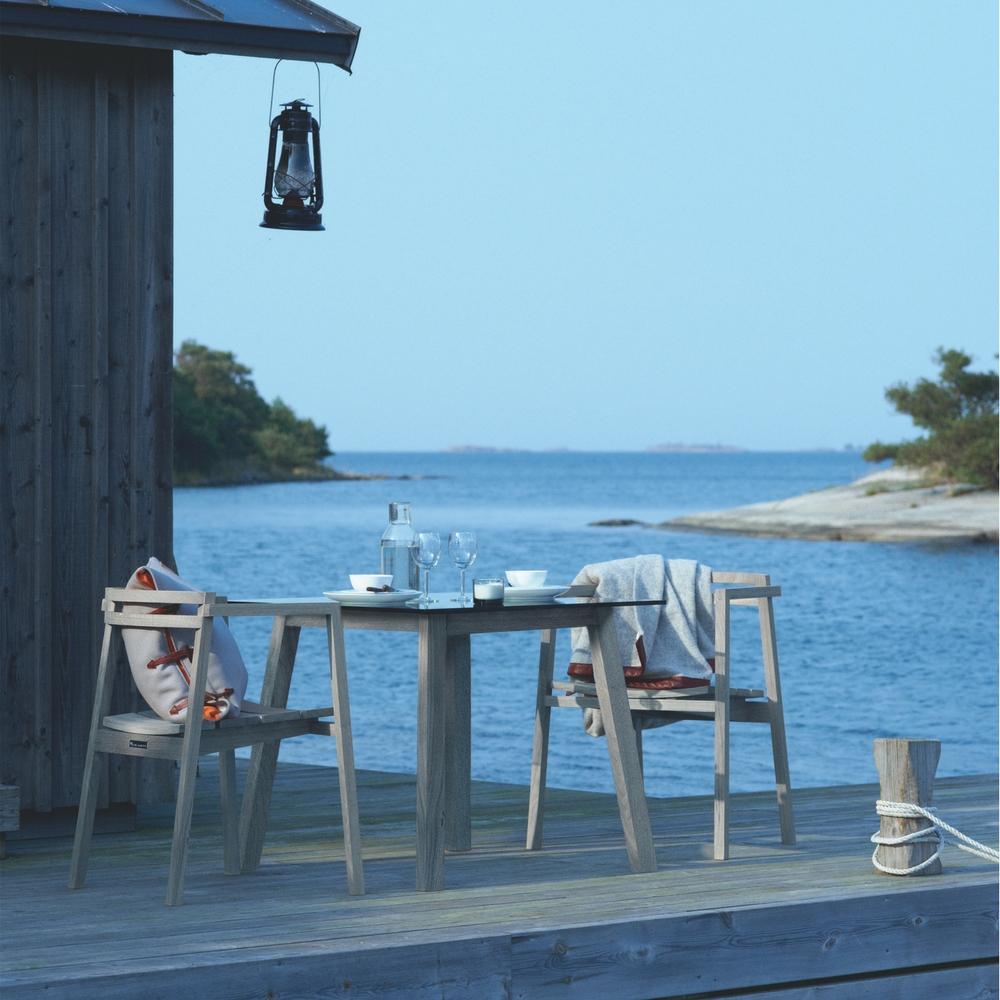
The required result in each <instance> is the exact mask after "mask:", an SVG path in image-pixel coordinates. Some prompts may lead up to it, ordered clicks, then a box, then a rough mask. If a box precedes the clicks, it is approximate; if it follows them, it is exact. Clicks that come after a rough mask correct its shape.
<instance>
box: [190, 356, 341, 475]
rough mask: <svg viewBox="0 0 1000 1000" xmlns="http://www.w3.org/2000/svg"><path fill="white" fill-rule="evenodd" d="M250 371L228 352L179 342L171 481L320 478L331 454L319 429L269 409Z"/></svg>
mask: <svg viewBox="0 0 1000 1000" xmlns="http://www.w3.org/2000/svg"><path fill="white" fill-rule="evenodd" d="M251 375H252V372H251V370H250V369H249V368H248V367H247V366H246V365H243V364H240V362H238V361H237V360H236V356H235V355H234V354H232V352H230V351H215V350H212V349H211V348H209V347H205V346H204V345H203V344H199V343H197V342H195V341H193V340H185V341H184V343H182V344H181V346H180V350H179V351H178V352H177V354H176V357H175V359H174V375H173V379H174V479H175V481H176V482H177V483H178V484H179V485H185V484H197V483H203V482H213V483H226V482H261V481H266V480H275V479H297V478H324V477H327V476H332V475H333V473H332V472H331V471H330V470H329V469H328V468H327V467H326V466H324V465H323V464H322V462H323V459H324V458H327V457H328V456H330V455H331V454H333V453H332V452H331V451H330V448H329V445H328V441H327V431H326V428H325V427H319V426H317V425H316V424H314V423H313V422H312V421H311V420H304V419H301V418H299V417H297V416H296V415H295V412H294V411H293V410H292V408H291V407H290V406H288V405H287V404H286V403H284V402H283V401H282V400H281V399H275V401H274V402H273V403H271V404H268V403H267V402H266V401H265V400H264V399H262V398H261V396H260V394H259V393H258V392H257V387H256V386H255V385H254V382H253V379H252V378H251Z"/></svg>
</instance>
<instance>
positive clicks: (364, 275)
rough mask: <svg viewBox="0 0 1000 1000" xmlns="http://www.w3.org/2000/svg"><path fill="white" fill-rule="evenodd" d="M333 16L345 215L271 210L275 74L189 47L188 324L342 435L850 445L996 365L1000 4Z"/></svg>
mask: <svg viewBox="0 0 1000 1000" xmlns="http://www.w3.org/2000/svg"><path fill="white" fill-rule="evenodd" d="M326 3H327V5H328V6H330V7H331V8H332V9H334V10H335V11H336V12H337V13H338V14H341V15H342V16H344V17H347V18H349V19H350V20H353V21H355V22H356V23H358V24H360V25H361V27H362V33H361V40H360V43H359V46H358V52H357V57H356V59H355V63H354V74H353V76H348V75H347V74H345V73H343V72H341V71H340V70H338V69H336V68H335V67H332V66H323V67H321V73H322V96H323V123H322V125H323V127H322V144H323V160H324V177H325V186H326V206H325V207H324V221H325V224H326V232H325V233H319V234H313V233H280V232H279V233H276V232H272V231H269V230H264V229H260V228H258V226H257V224H258V222H259V221H260V216H261V212H262V208H263V206H262V202H261V197H260V194H261V190H262V186H263V174H264V157H265V153H266V147H267V122H268V107H267V100H268V95H269V91H270V86H271V71H272V66H273V63H271V62H270V61H264V60H257V59H241V58H235V57H225V56H201V57H196V56H186V55H182V54H180V53H178V54H177V56H176V58H175V92H176V102H175V111H176V123H175V170H176V173H175V191H176V205H175V281H176V291H175V339H176V341H177V342H178V343H179V342H180V340H182V339H183V338H185V337H194V338H195V339H198V340H200V341H202V342H203V343H207V344H209V345H210V346H213V347H218V348H223V349H227V350H232V351H235V352H236V354H237V356H238V357H239V358H240V359H241V360H242V361H244V362H245V363H247V364H249V365H250V366H251V367H252V368H253V369H254V373H255V378H256V381H257V385H258V388H259V389H260V390H261V392H262V393H263V394H264V395H265V396H266V397H268V398H272V397H274V396H278V395H280V396H281V397H283V398H284V399H285V400H286V402H288V403H290V404H291V405H292V406H293V407H294V408H295V409H296V410H297V411H298V412H299V413H300V414H301V415H304V416H310V417H312V418H314V419H316V420H317V421H318V422H321V423H325V424H326V425H327V427H328V429H329V431H330V442H331V445H332V447H333V448H334V449H335V450H337V451H357V450H422V449H427V450H431V449H438V448H445V447H448V446H451V445H455V444H463V443H477V444H486V445H497V446H512V447H529V448H545V447H553V446H566V447H572V448H579V449H594V450H617V449H622V450H632V449H642V448H644V447H646V446H648V445H651V444H655V443H657V442H662V441H686V442H721V443H726V444H733V445H739V446H743V447H749V448H758V449H797V448H811V447H834V448H836V447H841V446H843V445H844V444H847V443H853V444H865V443H867V442H869V441H871V440H873V439H875V438H882V439H883V440H896V439H899V438H902V437H906V436H909V435H910V434H911V433H912V431H911V426H910V423H909V420H908V419H907V418H904V417H900V416H898V415H896V414H894V413H892V412H891V409H890V407H889V406H888V404H887V403H886V402H885V401H884V398H883V390H884V388H885V386H886V385H888V384H889V383H891V382H894V381H896V380H899V379H904V380H911V379H914V378H916V377H918V376H921V375H930V374H932V371H933V366H932V363H931V357H932V355H933V352H934V350H935V348H936V347H937V346H938V345H946V346H957V347H963V348H965V349H966V350H968V351H969V352H970V353H972V354H974V355H975V356H976V359H977V362H978V367H986V366H990V367H993V366H994V364H995V361H994V353H995V351H996V342H997V319H998V318H997V178H996V174H997V55H996V52H997V9H996V5H995V4H994V3H993V2H991V0H961V2H955V3H949V2H944V0H936V2H914V0H906V2H902V0H895V2H880V3H877V4H873V3H871V2H870V0H868V2H859V0H849V2H838V3H833V2H828V3H825V4H821V3H801V2H799V0H784V2H777V0H759V2H754V3H750V2H737V0H730V2H718V0H685V2H653V0H646V2H638V0H634V2H624V3H619V4H615V5H614V6H613V7H608V6H607V5H606V4H603V5H598V4H596V3H579V2H576V3H569V2H559V3H555V2H553V3H546V4H530V3H505V4H503V5H500V4H485V3H458V2H449V3H444V2H437V0H430V2H428V3H425V4H412V3H402V2H399V0H396V2H391V3H390V2H384V3H380V4H374V3H368V2H365V0H343V2H340V0H337V2H334V0H326ZM315 91H316V82H315V70H314V68H313V67H312V66H311V65H308V64H295V63H282V65H281V66H280V67H279V69H278V86H277V91H276V95H275V98H276V102H277V101H278V100H290V99H291V98H293V97H306V98H307V99H312V98H313V96H314V95H315Z"/></svg>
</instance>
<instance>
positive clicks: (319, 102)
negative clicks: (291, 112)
mask: <svg viewBox="0 0 1000 1000" xmlns="http://www.w3.org/2000/svg"><path fill="white" fill-rule="evenodd" d="M284 61H285V60H284V59H279V60H278V61H277V62H276V63H275V64H274V71H273V72H272V73H271V99H270V100H269V101H268V102H267V124H268V126H270V124H271V109H272V108H273V107H274V81H275V79H276V78H277V76H278V67H279V66H280V65H281V64H282V63H283V62H284ZM313 66H315V67H316V111H317V115H316V122H317V124H318V125H319V126H320V127H321V128H322V126H323V89H322V83H321V81H320V76H319V63H316V62H314V63H313Z"/></svg>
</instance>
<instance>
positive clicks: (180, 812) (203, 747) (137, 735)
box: [69, 588, 364, 906]
mask: <svg viewBox="0 0 1000 1000" xmlns="http://www.w3.org/2000/svg"><path fill="white" fill-rule="evenodd" d="M150 604H152V605H156V606H158V607H166V608H167V609H168V610H169V609H170V606H171V605H181V604H183V605H188V606H192V605H193V606H194V610H193V611H192V612H191V613H187V614H181V613H177V614H157V615H150V614H148V613H137V612H135V611H133V612H130V611H129V608H128V606H129V605H150ZM102 607H103V611H104V638H103V642H102V646H101V656H100V662H99V666H98V674H97V688H96V691H95V694H94V708H93V714H92V716H91V723H90V739H89V741H88V744H87V758H86V762H85V766H84V775H83V790H82V793H81V797H80V810H79V813H78V816H77V824H76V835H75V838H74V841H73V858H72V862H71V871H70V881H69V886H70V888H71V889H79V888H82V887H83V885H84V882H85V880H86V876H87V862H88V859H89V854H90V841H91V836H92V834H93V828H94V814H95V811H96V808H97V795H98V788H99V784H100V768H99V766H98V762H99V758H100V756H101V755H102V754H123V755H127V756H133V757H151V758H158V759H161V760H173V761H177V762H178V765H179V770H180V774H179V781H178V791H177V805H176V808H175V812H174V829H173V839H172V841H171V849H170V871H169V874H168V878H167V898H166V903H167V905H168V906H176V905H179V904H180V903H181V902H183V891H184V868H185V865H186V861H187V853H188V838H189V834H190V830H191V814H192V810H193V806H194V791H195V779H196V775H197V764H198V758H199V757H200V756H205V755H207V754H218V755H219V785H220V800H221V812H222V839H223V859H224V866H223V870H224V872H225V874H226V875H238V874H240V871H241V861H240V859H241V855H242V854H243V853H245V852H244V851H241V846H242V845H241V833H242V840H243V842H244V844H245V842H246V841H247V839H248V838H251V839H252V838H262V837H263V830H255V829H253V828H252V822H251V823H250V824H249V825H248V824H246V823H245V824H244V829H243V830H242V831H241V829H240V816H239V808H238V805H237V796H236V757H235V750H236V749H237V748H239V747H247V746H255V745H257V744H272V745H273V747H274V751H275V752H276V749H277V744H278V742H279V741H280V740H283V739H288V738H290V737H293V736H302V735H305V734H307V733H313V734H317V735H323V736H332V737H333V738H334V739H335V741H336V747H337V763H338V768H337V771H338V776H339V780H340V805H341V812H342V817H343V831H344V853H345V860H346V863H347V885H348V892H349V893H350V894H351V895H361V894H363V893H364V872H363V868H362V862H361V839H360V828H359V820H358V797H357V787H356V782H355V775H354V750H353V745H352V741H351V710H350V699H349V696H348V689H347V667H346V661H345V654H344V633H343V626H342V624H341V617H340V607H339V605H337V604H334V603H333V602H332V601H326V602H323V603H322V604H320V603H316V602H287V601H282V602H275V603H267V602H261V601H253V602H229V601H227V600H226V599H225V598H224V597H216V595H215V594H213V593H207V592H194V591H164V590H158V591H152V592H144V591H140V590H132V589H128V590H126V589H121V588H108V589H107V590H106V591H105V596H104V602H103V605H102ZM297 615H298V616H302V615H309V616H312V617H321V618H325V619H326V629H327V641H328V646H329V655H330V683H331V690H332V695H333V705H332V707H324V708H313V709H299V710H296V709H289V708H285V707H284V705H285V701H286V699H287V696H288V681H289V680H290V677H291V663H287V664H279V665H275V664H272V663H270V662H269V664H268V670H267V673H266V677H265V690H264V691H263V692H262V696H261V697H262V699H263V700H264V701H266V702H269V703H270V704H256V703H254V702H248V701H244V702H243V704H242V706H241V711H240V714H239V715H238V716H237V717H236V718H224V719H221V720H220V721H218V722H203V721H201V720H200V719H199V720H198V722H199V724H198V725H186V724H184V723H174V722H169V721H166V720H163V719H161V718H159V717H158V716H156V715H155V714H154V713H153V712H150V711H145V712H134V713H128V714H125V715H108V711H109V709H110V705H111V695H112V689H113V686H114V678H113V676H112V672H113V671H112V666H113V657H112V643H113V642H114V634H115V633H116V632H119V630H120V629H122V628H130V629H134V628H159V629H162V628H172V629H193V630H194V634H195V639H194V643H193V651H192V653H191V661H192V671H191V684H190V693H189V702H188V703H189V704H190V705H199V706H200V705H201V704H202V703H203V701H204V695H205V687H206V681H207V675H208V661H209V652H210V650H211V646H212V629H213V623H214V621H215V619H217V618H223V619H229V618H230V617H260V616H266V617H273V618H274V628H273V631H272V641H271V653H270V656H271V657H272V658H273V657H275V656H277V655H278V654H277V651H278V650H279V649H280V647H281V643H280V641H277V640H279V639H280V637H281V636H282V634H283V633H284V631H285V630H286V628H289V627H292V628H294V627H295V626H294V624H293V623H294V618H295V616H297ZM290 619H291V621H292V623H291V624H290V622H289V620H290ZM269 678H270V679H271V680H270V681H269V680H268V679H269ZM268 687H270V688H271V689H270V690H268V689H267V688H268ZM191 714H194V713H191ZM330 716H332V719H330V718H329V717H330ZM323 720H328V721H323ZM252 806H253V804H252V803H244V809H243V813H244V816H245V817H248V816H253V815H255V814H256V813H257V812H258V810H254V809H253V808H252ZM264 811H265V812H266V810H264Z"/></svg>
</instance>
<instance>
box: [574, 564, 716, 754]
mask: <svg viewBox="0 0 1000 1000" xmlns="http://www.w3.org/2000/svg"><path fill="white" fill-rule="evenodd" d="M711 582H712V570H711V568H710V567H708V566H704V565H702V564H701V563H699V562H697V561H696V560H694V559H669V560H665V559H664V558H663V556H660V555H642V556H633V557H631V558H629V559H614V560H612V561H611V562H603V563H592V564H591V565H589V566H584V567H583V569H582V570H580V572H579V573H577V575H576V578H575V579H574V580H573V583H574V584H589V585H593V586H596V588H597V591H596V596H597V597H599V598H602V599H603V600H611V601H614V600H665V601H666V604H664V605H645V606H641V607H631V608H629V607H625V608H619V609H617V610H616V611H615V613H614V616H613V621H614V623H615V631H616V633H617V637H618V650H619V653H620V655H621V660H622V665H623V666H626V667H638V666H641V661H640V659H639V654H638V651H637V649H636V641H637V640H638V639H640V638H641V639H642V644H643V647H644V649H645V653H646V667H645V670H644V672H643V676H652V677H656V676H660V677H662V676H673V675H675V674H683V675H684V676H686V677H704V678H706V680H707V679H709V678H711V676H712V668H711V667H710V666H709V664H708V659H709V658H710V657H713V656H714V655H715V621H714V613H713V608H712V587H711ZM572 645H573V653H572V656H571V657H570V659H571V661H572V662H573V663H592V662H593V659H592V657H591V652H590V641H589V638H588V635H587V630H586V629H573V631H572ZM648 723H649V725H651V726H655V725H657V724H658V723H659V724H661V725H665V724H666V720H665V719H664V720H662V721H661V720H659V719H657V718H656V716H655V715H651V716H650V718H649V719H648ZM584 728H585V729H586V731H587V732H588V733H589V734H590V735H591V736H603V735H604V724H603V722H602V720H601V713H600V712H599V711H598V710H596V709H585V710H584Z"/></svg>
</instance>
